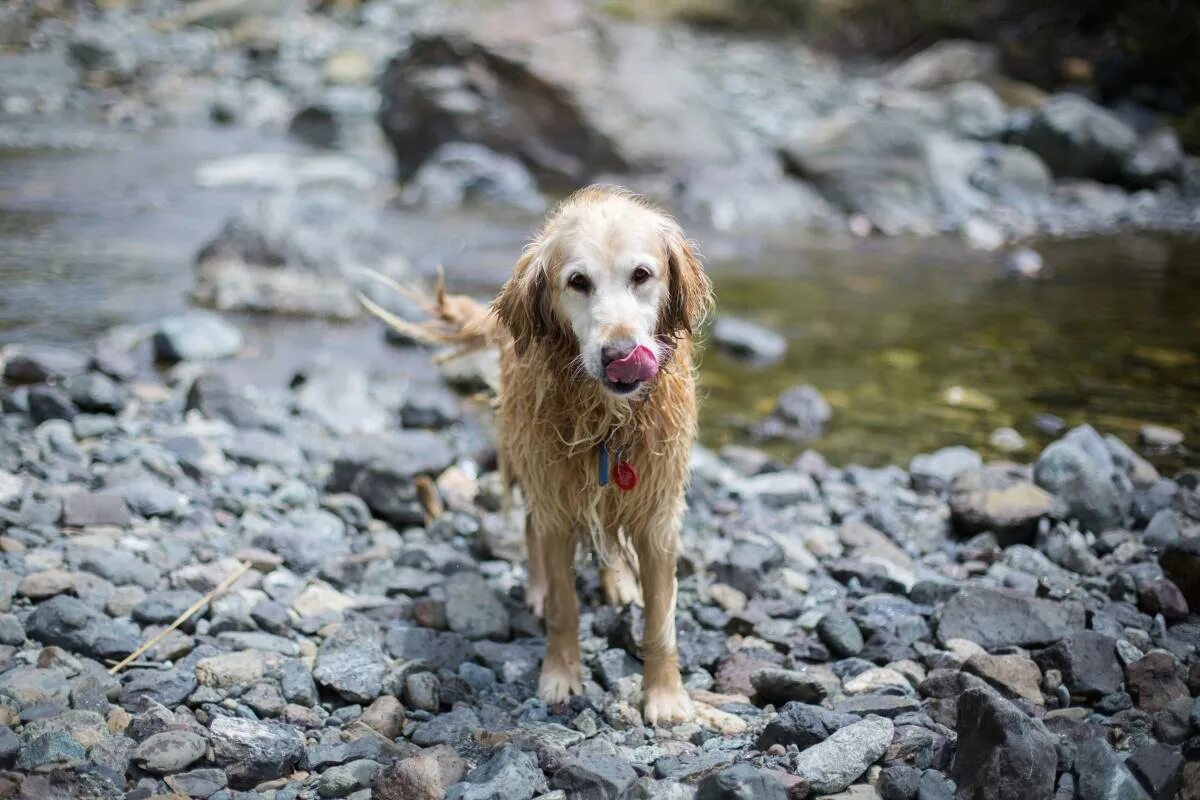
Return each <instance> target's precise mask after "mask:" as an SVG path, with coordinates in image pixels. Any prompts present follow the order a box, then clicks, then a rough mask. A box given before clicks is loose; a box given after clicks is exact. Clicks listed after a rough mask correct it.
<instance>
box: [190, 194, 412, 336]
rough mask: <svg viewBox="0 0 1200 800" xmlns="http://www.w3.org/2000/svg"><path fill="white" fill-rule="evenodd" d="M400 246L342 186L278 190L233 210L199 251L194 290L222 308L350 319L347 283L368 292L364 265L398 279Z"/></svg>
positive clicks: (402, 269)
mask: <svg viewBox="0 0 1200 800" xmlns="http://www.w3.org/2000/svg"><path fill="white" fill-rule="evenodd" d="M400 252H401V248H400V242H398V241H396V240H394V239H393V238H390V237H389V236H388V234H387V230H386V228H385V226H384V225H383V224H382V222H381V220H380V218H379V217H378V216H377V215H375V214H372V213H364V210H363V208H362V207H361V203H355V202H352V201H351V200H350V199H349V198H348V197H347V196H346V195H345V194H343V193H342V192H339V191H334V190H323V191H310V192H303V193H299V194H292V193H284V194H276V195H272V196H270V197H265V198H262V199H260V200H257V201H255V202H253V203H251V204H250V205H248V206H247V207H246V208H245V209H243V210H242V211H241V212H239V213H238V214H236V215H234V216H233V217H232V218H231V219H230V220H228V221H227V222H226V223H225V225H224V227H222V229H221V231H220V232H219V233H217V235H216V236H215V237H214V238H213V239H212V241H210V242H209V243H208V244H206V245H205V246H204V247H203V248H202V249H201V251H200V253H199V255H197V257H196V283H195V286H194V288H193V290H192V291H193V295H194V297H195V298H196V299H197V300H199V301H200V302H201V303H203V304H205V305H208V306H211V307H213V308H217V309H220V310H223V311H257V312H273V313H282V314H298V315H308V316H318V317H334V318H342V319H345V318H351V317H355V316H358V315H359V314H360V313H361V311H362V309H361V306H360V305H359V303H358V300H357V299H356V297H355V293H354V285H353V284H352V283H351V281H352V280H356V281H357V282H358V283H359V284H362V285H363V287H364V288H365V289H366V290H368V291H369V290H370V289H371V288H376V287H375V286H374V284H372V283H371V282H369V281H364V280H363V277H362V274H363V270H373V271H375V272H378V273H381V274H383V275H387V276H388V277H391V278H394V279H395V278H403V277H404V276H406V275H407V274H408V262H407V261H406V260H405V259H404V257H403V256H401V255H400ZM399 310H402V311H403V309H399ZM413 313H414V311H413V310H411V309H410V310H409V311H408V314H409V315H410V316H411V315H412V314H413Z"/></svg>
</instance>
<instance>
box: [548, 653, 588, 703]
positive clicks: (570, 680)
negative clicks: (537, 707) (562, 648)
mask: <svg viewBox="0 0 1200 800" xmlns="http://www.w3.org/2000/svg"><path fill="white" fill-rule="evenodd" d="M582 691H583V679H582V677H581V670H580V668H579V665H578V664H576V665H574V666H571V665H569V664H563V663H561V662H554V661H546V662H545V663H544V664H542V676H541V677H540V678H539V679H538V697H539V698H541V700H542V702H543V703H545V704H546V705H548V706H554V705H558V704H559V703H565V702H567V700H568V699H570V697H571V695H572V693H574V694H580V693H581V692H582Z"/></svg>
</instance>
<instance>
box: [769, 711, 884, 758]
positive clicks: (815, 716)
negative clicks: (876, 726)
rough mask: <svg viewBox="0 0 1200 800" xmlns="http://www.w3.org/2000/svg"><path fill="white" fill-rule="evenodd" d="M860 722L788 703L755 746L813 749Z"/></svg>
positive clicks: (859, 718)
mask: <svg viewBox="0 0 1200 800" xmlns="http://www.w3.org/2000/svg"><path fill="white" fill-rule="evenodd" d="M860 720H861V717H858V716H856V715H854V714H842V713H839V712H836V711H830V710H829V709H827V708H821V707H820V706H813V705H805V704H804V703H788V704H787V705H785V706H784V707H783V708H782V709H781V710H780V712H779V715H778V716H777V717H775V719H773V720H771V721H770V722H769V723H767V727H766V728H764V729H763V732H762V733H761V734H759V737H758V738H757V739H756V740H755V742H754V747H755V748H756V749H758V750H766V749H767V748H769V747H770V746H771V745H774V744H780V745H783V746H784V747H787V746H788V745H792V744H794V745H796V746H797V747H799V748H801V749H804V748H807V747H812V746H813V745H815V744H818V743H819V742H823V741H825V740H826V739H828V738H829V737H830V736H831V735H832V734H833V733H834V731H837V730H840V729H842V728H844V727H846V726H847V725H853V724H854V723H856V722H859V721H860Z"/></svg>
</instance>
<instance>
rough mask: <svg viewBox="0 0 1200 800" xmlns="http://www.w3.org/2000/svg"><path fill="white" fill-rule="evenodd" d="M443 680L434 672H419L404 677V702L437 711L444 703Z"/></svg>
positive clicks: (407, 704)
mask: <svg viewBox="0 0 1200 800" xmlns="http://www.w3.org/2000/svg"><path fill="white" fill-rule="evenodd" d="M441 688H442V687H441V682H440V681H439V680H438V677H437V675H434V674H433V673H432V672H417V673H414V674H412V675H407V676H405V678H404V704H405V705H406V706H408V707H409V708H419V709H421V710H423V711H431V712H434V713H436V712H437V710H438V709H439V708H440V707H441V705H442V700H441Z"/></svg>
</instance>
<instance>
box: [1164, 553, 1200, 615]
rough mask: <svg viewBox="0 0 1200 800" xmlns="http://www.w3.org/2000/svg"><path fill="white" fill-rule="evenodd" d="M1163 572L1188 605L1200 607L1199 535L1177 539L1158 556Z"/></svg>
mask: <svg viewBox="0 0 1200 800" xmlns="http://www.w3.org/2000/svg"><path fill="white" fill-rule="evenodd" d="M1158 563H1159V565H1160V566H1161V567H1162V570H1163V573H1165V574H1166V576H1167V577H1168V578H1170V579H1171V580H1172V581H1174V582H1175V585H1176V586H1178V587H1179V589H1180V591H1182V592H1183V596H1184V597H1185V598H1186V599H1187V603H1188V606H1190V607H1191V608H1200V536H1193V537H1191V538H1190V539H1178V540H1176V541H1174V542H1172V543H1171V544H1169V545H1167V546H1166V547H1165V548H1164V549H1163V552H1162V555H1160V556H1159V557H1158Z"/></svg>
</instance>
